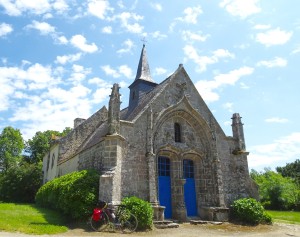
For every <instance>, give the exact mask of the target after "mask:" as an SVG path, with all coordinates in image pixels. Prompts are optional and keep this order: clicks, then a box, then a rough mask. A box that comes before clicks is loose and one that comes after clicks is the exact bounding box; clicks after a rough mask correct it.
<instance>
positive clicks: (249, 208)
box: [231, 198, 272, 225]
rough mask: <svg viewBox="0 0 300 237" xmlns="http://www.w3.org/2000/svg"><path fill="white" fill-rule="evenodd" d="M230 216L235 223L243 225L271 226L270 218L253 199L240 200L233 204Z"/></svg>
mask: <svg viewBox="0 0 300 237" xmlns="http://www.w3.org/2000/svg"><path fill="white" fill-rule="evenodd" d="M231 212H232V213H231V214H232V217H233V219H234V220H235V221H240V222H243V223H245V224H251V225H256V224H271V223H272V218H271V216H269V215H268V214H267V213H266V212H265V209H264V207H263V206H262V205H261V203H260V202H258V201H256V200H255V199H253V198H242V199H238V200H236V201H234V202H233V204H232V205H231Z"/></svg>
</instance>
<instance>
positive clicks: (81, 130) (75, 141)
mask: <svg viewBox="0 0 300 237" xmlns="http://www.w3.org/2000/svg"><path fill="white" fill-rule="evenodd" d="M105 120H107V109H106V108H105V107H103V108H101V109H100V110H98V111H97V112H96V113H95V114H93V115H92V116H91V117H89V118H88V119H87V120H85V121H84V122H83V123H81V124H80V125H78V126H77V127H76V128H74V129H73V130H72V131H71V132H70V133H69V134H68V135H67V136H65V137H63V138H61V140H60V145H61V148H60V160H61V161H63V160H64V159H69V158H70V157H72V156H73V155H74V154H75V152H76V150H77V149H78V147H79V146H81V145H82V144H83V142H84V141H85V139H86V138H87V137H88V136H91V134H92V133H93V132H94V131H95V129H96V128H98V127H99V126H100V124H101V123H103V121H105Z"/></svg>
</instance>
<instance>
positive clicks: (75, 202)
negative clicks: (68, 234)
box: [35, 170, 99, 220]
mask: <svg viewBox="0 0 300 237" xmlns="http://www.w3.org/2000/svg"><path fill="white" fill-rule="evenodd" d="M98 193H99V174H98V173H97V172H96V171H92V170H82V171H76V172H73V173H70V174H66V175H64V176H61V177H59V178H56V179H54V180H51V181H49V182H48V183H46V184H45V185H43V186H42V187H41V188H40V189H39V191H38V192H37V194H36V198H35V200H36V203H37V205H39V206H42V207H48V208H52V209H56V210H58V211H61V212H62V213H63V214H66V215H68V216H70V217H71V218H72V219H76V220H79V219H81V220H82V219H85V218H87V217H89V215H90V214H91V210H92V209H93V208H94V206H95V205H96V203H97V201H98Z"/></svg>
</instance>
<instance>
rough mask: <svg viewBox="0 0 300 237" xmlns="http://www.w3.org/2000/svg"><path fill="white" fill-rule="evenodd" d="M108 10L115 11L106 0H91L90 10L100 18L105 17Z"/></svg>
mask: <svg viewBox="0 0 300 237" xmlns="http://www.w3.org/2000/svg"><path fill="white" fill-rule="evenodd" d="M107 11H113V9H112V8H111V7H110V6H109V1H106V0H89V3H88V12H89V13H90V14H91V15H93V16H96V17H98V18H100V19H102V20H103V19H105V15H106V13H107Z"/></svg>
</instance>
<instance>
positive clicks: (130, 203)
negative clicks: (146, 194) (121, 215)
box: [121, 197, 153, 230]
mask: <svg viewBox="0 0 300 237" xmlns="http://www.w3.org/2000/svg"><path fill="white" fill-rule="evenodd" d="M121 205H124V207H125V208H126V209H128V210H129V211H130V212H131V213H132V214H134V215H135V216H136V218H137V220H138V227H137V230H147V229H151V228H152V225H153V209H152V206H151V204H150V203H149V202H146V201H144V200H142V199H139V198H137V197H127V198H124V199H123V200H122V203H121Z"/></svg>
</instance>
